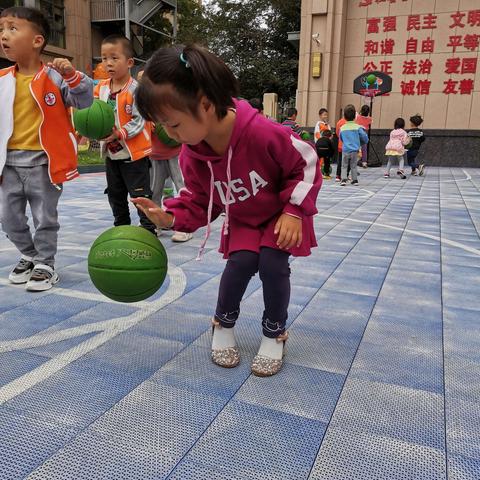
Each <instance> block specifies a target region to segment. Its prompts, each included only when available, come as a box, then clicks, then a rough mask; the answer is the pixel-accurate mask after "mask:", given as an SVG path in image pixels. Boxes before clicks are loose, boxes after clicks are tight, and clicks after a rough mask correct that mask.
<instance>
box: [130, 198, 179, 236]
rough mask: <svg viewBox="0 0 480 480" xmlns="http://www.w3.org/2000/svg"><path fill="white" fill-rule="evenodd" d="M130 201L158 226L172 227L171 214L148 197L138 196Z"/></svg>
mask: <svg viewBox="0 0 480 480" xmlns="http://www.w3.org/2000/svg"><path fill="white" fill-rule="evenodd" d="M130 201H131V202H132V203H133V204H134V205H135V206H136V207H137V208H138V209H139V210H141V211H142V212H143V213H144V214H145V215H146V216H147V217H148V218H149V219H150V220H151V221H152V222H153V223H154V224H155V225H156V226H157V227H158V228H171V227H173V215H171V214H170V213H167V212H166V211H165V210H163V208H160V207H159V206H158V205H157V204H156V203H155V202H153V201H152V200H150V199H149V198H144V197H138V198H132V199H130Z"/></svg>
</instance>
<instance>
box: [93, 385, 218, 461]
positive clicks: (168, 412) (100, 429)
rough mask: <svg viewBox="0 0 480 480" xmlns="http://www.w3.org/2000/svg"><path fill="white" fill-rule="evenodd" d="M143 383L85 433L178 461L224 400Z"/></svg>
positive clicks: (201, 432) (216, 413)
mask: <svg viewBox="0 0 480 480" xmlns="http://www.w3.org/2000/svg"><path fill="white" fill-rule="evenodd" d="M189 393H190V392H188V391H186V390H184V389H182V388H176V387H173V386H170V385H165V384H159V383H153V382H149V381H147V382H144V383H143V384H142V385H140V386H139V387H138V388H136V389H135V390H133V391H132V392H131V393H129V394H128V395H127V396H125V398H123V399H122V400H121V401H119V402H118V403H117V404H116V405H115V406H114V407H113V408H112V409H111V410H109V411H108V412H107V413H106V414H105V415H103V416H102V417H101V418H99V419H98V420H97V421H96V422H95V423H93V424H92V425H91V426H90V428H89V430H91V431H94V432H96V433H99V434H101V435H103V436H107V437H110V438H114V439H115V442H117V443H121V444H125V445H135V446H136V447H138V448H140V449H143V450H150V451H152V452H156V453H159V454H161V455H164V456H169V457H173V458H176V459H178V460H180V458H182V457H183V456H184V455H185V454H186V453H187V451H188V450H189V449H190V448H191V447H192V446H193V445H194V443H195V442H196V441H197V439H198V438H199V437H200V436H201V435H202V434H203V432H204V431H205V430H206V429H207V427H208V426H209V425H210V423H211V422H212V420H213V419H214V418H215V417H216V416H217V415H218V414H219V413H220V412H221V411H222V409H223V408H224V406H225V404H226V402H227V399H226V398H224V397H214V396H212V395H205V394H203V393H199V392H198V391H197V392H195V394H189Z"/></svg>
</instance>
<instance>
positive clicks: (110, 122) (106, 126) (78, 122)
mask: <svg viewBox="0 0 480 480" xmlns="http://www.w3.org/2000/svg"><path fill="white" fill-rule="evenodd" d="M73 124H74V125H75V130H76V131H77V132H78V133H80V135H83V136H84V137H87V138H91V139H93V140H101V139H102V138H105V137H108V136H109V135H110V134H111V133H112V129H113V127H114V126H115V115H114V113H113V108H112V107H111V106H110V105H109V104H108V103H106V102H103V101H102V100H98V99H95V100H94V101H93V103H92V105H91V106H90V107H88V108H84V109H82V110H77V111H76V112H75V113H74V114H73Z"/></svg>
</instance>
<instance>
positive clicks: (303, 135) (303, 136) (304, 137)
mask: <svg viewBox="0 0 480 480" xmlns="http://www.w3.org/2000/svg"><path fill="white" fill-rule="evenodd" d="M300 138H301V139H302V140H303V141H305V142H309V141H310V139H311V137H310V134H309V133H308V132H305V131H303V132H302V133H301V134H300Z"/></svg>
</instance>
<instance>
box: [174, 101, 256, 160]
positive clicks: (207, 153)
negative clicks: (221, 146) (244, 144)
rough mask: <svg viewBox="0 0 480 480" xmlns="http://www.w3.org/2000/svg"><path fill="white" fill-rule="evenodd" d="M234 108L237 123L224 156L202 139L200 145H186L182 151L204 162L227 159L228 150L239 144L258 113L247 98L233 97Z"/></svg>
mask: <svg viewBox="0 0 480 480" xmlns="http://www.w3.org/2000/svg"><path fill="white" fill-rule="evenodd" d="M233 102H234V108H235V112H236V117H235V124H234V126H233V132H232V136H231V138H230V143H229V145H228V147H227V149H226V151H225V153H224V154H223V156H220V155H218V154H217V153H216V152H214V151H213V150H212V148H211V147H210V146H209V145H208V144H207V143H206V142H205V141H202V142H200V143H199V144H198V145H184V146H183V149H182V153H183V154H186V155H188V156H189V157H191V158H193V159H196V160H200V161H203V162H211V163H216V162H220V161H222V160H227V157H228V152H229V151H230V149H232V150H233V151H234V150H235V147H236V146H237V144H238V143H239V142H240V141H241V139H242V137H243V135H244V134H245V132H246V131H247V130H248V128H247V127H248V125H249V124H250V123H251V122H252V120H253V119H254V118H255V116H256V115H257V113H258V112H257V110H255V109H254V108H252V107H251V106H250V104H249V103H248V102H246V101H245V100H237V99H233Z"/></svg>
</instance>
